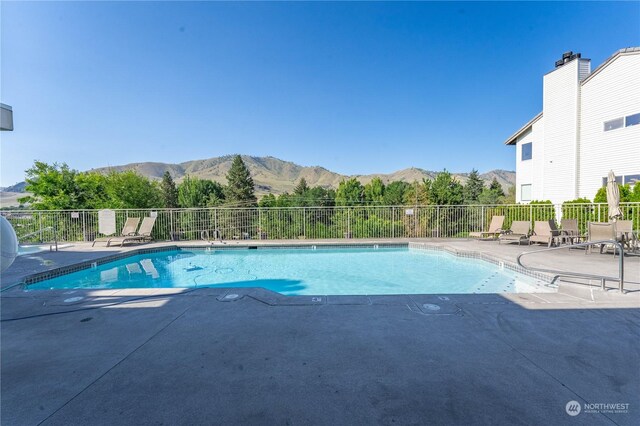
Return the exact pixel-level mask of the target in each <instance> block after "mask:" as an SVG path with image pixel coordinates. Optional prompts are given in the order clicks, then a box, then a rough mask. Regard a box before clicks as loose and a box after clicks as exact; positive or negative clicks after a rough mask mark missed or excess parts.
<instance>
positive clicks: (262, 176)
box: [2, 155, 516, 207]
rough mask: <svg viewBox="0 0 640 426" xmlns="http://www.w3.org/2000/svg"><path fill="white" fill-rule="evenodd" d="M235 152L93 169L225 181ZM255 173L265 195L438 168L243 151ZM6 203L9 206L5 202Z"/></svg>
mask: <svg viewBox="0 0 640 426" xmlns="http://www.w3.org/2000/svg"><path fill="white" fill-rule="evenodd" d="M232 160H233V156H232V155H226V156H223V157H213V158H208V159H206V160H193V161H186V162H184V163H178V164H170V163H157V162H144V163H131V164H125V165H122V166H112V167H101V168H97V169H92V170H91V171H94V172H99V173H109V172H111V171H116V172H121V171H125V170H134V171H136V172H137V173H140V174H141V175H143V176H147V177H149V178H152V179H161V178H162V175H163V174H164V172H165V171H167V170H168V171H169V173H170V174H171V176H172V177H173V178H174V179H175V180H176V181H177V182H180V181H181V180H183V179H184V177H185V176H186V175H189V176H192V177H198V178H201V179H211V180H215V181H218V182H220V183H222V184H225V183H226V174H227V172H228V171H229V168H230V167H231V162H232ZM242 160H243V161H244V162H245V164H246V165H247V167H248V168H249V171H250V172H251V176H252V177H253V180H254V182H255V184H256V193H257V194H258V195H262V194H265V193H268V192H273V193H276V194H281V193H283V192H292V191H293V188H294V187H295V185H296V183H297V182H298V181H299V180H300V179H301V178H304V179H305V180H306V181H307V184H308V185H309V186H322V187H326V188H337V187H338V184H339V183H340V181H341V180H343V179H347V178H350V177H355V178H357V179H358V180H360V181H361V182H362V183H363V184H366V183H368V182H370V181H371V180H372V179H373V178H374V177H379V178H380V179H382V181H383V182H385V183H387V182H391V181H394V180H402V181H405V182H414V181H416V180H417V181H421V180H422V179H433V178H435V176H436V175H437V173H438V172H433V171H429V170H424V169H420V168H416V167H410V168H407V169H403V170H398V171H397V172H394V173H389V174H370V175H354V176H346V175H341V174H339V173H335V172H332V171H330V170H327V169H325V168H324V167H320V166H310V167H305V166H300V165H298V164H295V163H292V162H290V161H284V160H280V159H278V158H275V157H252V156H248V155H243V156H242ZM452 175H453V176H454V177H456V178H457V179H458V180H459V181H460V182H462V183H464V182H466V180H467V176H468V173H452ZM515 176H516V174H515V172H511V171H507V170H492V171H489V172H486V173H483V174H481V175H480V177H481V178H482V179H484V180H485V181H487V182H490V181H491V180H492V179H493V178H494V177H495V178H496V179H497V180H498V182H500V184H501V185H502V186H503V187H504V189H505V192H506V190H507V189H508V187H509V186H511V185H514V184H515ZM2 192H15V193H19V192H24V182H20V183H18V184H16V185H14V186H12V187H9V188H5V189H3V190H2ZM2 205H3V206H5V207H6V206H7V205H6V204H5V203H4V202H3V203H2Z"/></svg>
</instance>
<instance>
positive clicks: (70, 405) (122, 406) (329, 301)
mask: <svg viewBox="0 0 640 426" xmlns="http://www.w3.org/2000/svg"><path fill="white" fill-rule="evenodd" d="M338 242H340V243H344V240H339V241H338ZM356 242H357V243H361V241H356ZM394 242H397V240H394ZM421 242H422V241H421ZM428 242H429V243H430V244H446V245H448V246H450V247H454V248H458V249H460V250H492V253H494V254H495V255H496V256H504V259H505V260H511V261H513V259H514V257H515V256H516V255H517V254H518V253H520V252H521V251H524V250H529V249H534V248H533V247H531V248H529V247H524V246H521V247H520V248H517V246H506V245H500V246H498V244H497V243H493V242H476V241H464V240H462V241H460V240H454V241H452V240H446V241H445V240H429V241H428ZM251 243H252V244H255V242H251ZM296 243H300V241H296ZM309 243H311V242H309ZM187 244H188V243H187ZM189 245H190V244H189ZM74 248H76V250H74V251H71V249H72V248H68V249H65V251H64V252H62V251H61V252H58V253H44V254H42V253H41V256H40V259H35V258H31V259H28V258H23V259H19V260H18V261H17V263H16V264H15V265H14V266H16V269H15V270H14V272H12V275H8V274H3V276H2V280H3V286H5V280H8V279H12V280H16V279H19V277H20V276H21V275H20V274H23V275H22V276H24V274H25V273H26V272H31V273H33V271H34V269H32V268H33V267H35V266H37V264H38V263H41V265H40V268H45V269H46V268H51V267H54V266H56V265H57V266H59V265H61V264H64V263H65V262H66V263H67V264H69V263H77V262H79V261H82V260H85V259H95V258H98V257H100V256H104V255H105V253H107V254H113V253H114V252H118V250H119V249H105V248H103V247H101V248H96V249H95V250H89V249H87V248H85V247H84V245H81V244H79V245H75V246H74ZM128 250H131V249H128ZM562 252H563V254H560V255H558V254H557V253H555V254H554V256H543V255H542V254H540V256H541V259H539V260H536V263H540V264H542V265H546V266H553V265H556V264H558V265H566V264H567V262H568V261H569V262H570V263H569V264H570V265H573V266H574V267H577V268H579V269H580V270H585V268H592V269H593V268H597V270H601V271H609V269H606V268H613V269H611V271H614V272H615V271H616V265H617V259H616V260H615V261H614V260H613V256H611V255H609V256H605V255H599V254H592V255H585V254H584V253H583V252H580V251H578V250H575V251H572V252H571V253H564V251H562ZM536 256H537V255H536ZM560 256H564V258H560ZM547 257H549V258H548V259H547ZM47 260H49V262H47ZM625 260H626V264H625V267H626V268H627V277H628V280H629V281H630V283H631V284H630V285H633V283H634V282H637V281H638V278H640V272H639V271H640V269H635V268H638V262H640V260H639V259H638V258H637V257H632V256H630V257H628V258H626V259H625ZM50 262H53V263H54V265H52V264H51V263H50ZM610 264H613V266H612V267H611V266H610ZM594 265H597V266H594ZM12 268H13V266H12ZM7 272H11V269H9V270H8V271H7ZM607 273H608V272H607ZM634 274H635V276H634ZM7 276H8V277H9V278H6V277H7ZM8 284H9V283H7V285H8ZM565 287H566V288H562V285H561V291H559V292H558V293H551V294H504V295H496V294H484V295H480V294H478V295H411V296H407V295H404V296H324V295H320V296H317V297H312V296H304V297H303V296H297V297H285V296H281V295H278V294H277V293H272V292H269V291H267V290H264V289H259V288H255V289H251V288H243V289H198V290H195V291H190V290H176V289H124V290H83V291H80V290H69V291H65V290H58V291H31V292H23V291H21V290H20V289H19V288H17V287H16V288H12V289H9V290H7V291H4V292H2V293H1V296H2V297H1V300H0V301H1V308H2V309H1V318H2V321H3V322H2V323H1V342H0V343H1V345H0V346H1V355H2V358H1V369H0V373H1V378H2V380H1V389H0V390H1V393H0V403H1V404H0V407H1V408H0V415H1V421H2V424H11V425H22V424H25V425H26V424H41V423H42V424H51V425H55V424H64V425H68V424H116V423H118V424H134V423H135V424H161V423H164V424H212V423H214V424H215V423H219V424H331V425H334V424H427V423H429V424H489V423H490V424H568V423H570V422H575V423H579V424H629V425H631V424H637V423H638V422H639V420H640V368H638V365H639V361H640V339H639V337H640V309H639V308H640V299H639V298H638V296H639V295H640V292H635V291H633V292H631V293H628V294H624V295H621V294H619V293H618V292H617V291H615V290H612V291H602V290H599V289H598V288H591V287H586V286H578V285H571V284H567V285H566V286H565ZM229 295H237V297H229ZM594 295H595V296H594ZM79 297H81V299H77V298H79ZM430 305H437V306H438V307H439V309H433V308H432V307H431V306H430ZM573 400H575V401H578V403H579V404H581V406H582V412H581V413H580V414H578V415H577V416H576V417H572V416H569V415H568V414H567V412H566V410H565V408H566V405H567V403H568V402H569V401H573ZM612 403H618V404H622V406H620V407H622V408H620V407H618V409H617V410H618V411H625V412H616V409H613V410H610V409H608V408H607V407H600V406H597V405H594V404H612ZM584 404H587V405H584ZM625 404H628V405H625ZM625 407H626V408H625ZM598 409H600V411H601V412H600V413H597V412H594V411H597V410H598ZM603 411H604V412H603Z"/></svg>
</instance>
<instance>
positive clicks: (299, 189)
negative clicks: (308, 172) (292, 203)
mask: <svg viewBox="0 0 640 426" xmlns="http://www.w3.org/2000/svg"><path fill="white" fill-rule="evenodd" d="M308 190H309V187H308V186H307V181H306V180H305V178H300V180H299V181H298V184H297V185H296V187H295V188H294V189H293V193H294V194H295V195H298V196H303V195H305V194H306V192H307V191H308Z"/></svg>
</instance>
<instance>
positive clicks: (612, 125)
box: [604, 117, 624, 132]
mask: <svg viewBox="0 0 640 426" xmlns="http://www.w3.org/2000/svg"><path fill="white" fill-rule="evenodd" d="M623 126H624V118H622V117H620V118H616V119H615V120H609V121H605V122H604V131H605V132H608V131H610V130H615V129H619V128H621V127H623Z"/></svg>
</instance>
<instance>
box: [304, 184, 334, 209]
mask: <svg viewBox="0 0 640 426" xmlns="http://www.w3.org/2000/svg"><path fill="white" fill-rule="evenodd" d="M307 199H308V200H309V203H310V204H309V205H310V206H321V207H330V206H335V204H336V192H335V191H334V190H333V189H326V188H323V187H321V186H314V187H313V188H311V189H309V191H307Z"/></svg>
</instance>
